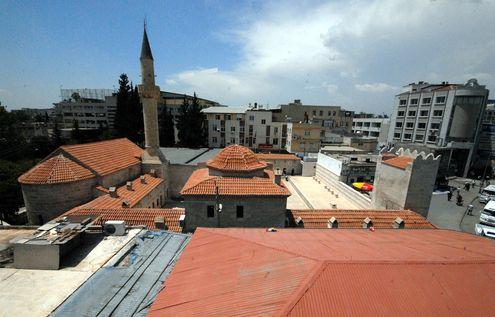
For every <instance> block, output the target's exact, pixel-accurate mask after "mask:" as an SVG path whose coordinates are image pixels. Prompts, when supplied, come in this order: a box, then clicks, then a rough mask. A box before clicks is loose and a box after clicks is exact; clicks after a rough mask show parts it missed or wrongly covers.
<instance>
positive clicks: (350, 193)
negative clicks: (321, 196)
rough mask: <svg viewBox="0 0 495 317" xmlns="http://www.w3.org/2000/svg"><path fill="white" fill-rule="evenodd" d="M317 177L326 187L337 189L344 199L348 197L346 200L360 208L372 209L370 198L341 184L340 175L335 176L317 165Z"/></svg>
mask: <svg viewBox="0 0 495 317" xmlns="http://www.w3.org/2000/svg"><path fill="white" fill-rule="evenodd" d="M316 177H317V178H318V179H319V180H321V181H323V183H324V184H325V185H327V186H330V187H332V188H336V189H337V190H338V191H339V192H340V193H341V194H342V195H344V197H346V199H348V200H350V201H352V202H353V203H354V204H356V205H358V206H359V207H360V208H362V209H370V208H371V199H370V198H369V197H368V196H366V195H364V194H361V193H360V192H358V191H356V190H355V189H353V188H352V187H350V186H348V185H346V184H345V183H343V182H341V181H340V180H339V176H338V175H335V174H333V173H332V172H330V171H329V170H327V169H326V168H325V167H323V166H322V165H320V164H316ZM337 208H338V206H337Z"/></svg>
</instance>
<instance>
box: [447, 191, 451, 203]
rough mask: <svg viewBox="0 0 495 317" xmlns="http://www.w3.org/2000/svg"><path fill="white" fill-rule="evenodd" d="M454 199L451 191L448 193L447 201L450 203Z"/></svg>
mask: <svg viewBox="0 0 495 317" xmlns="http://www.w3.org/2000/svg"><path fill="white" fill-rule="evenodd" d="M451 199H452V191H451V190H449V192H448V193H447V200H448V201H450V200H451Z"/></svg>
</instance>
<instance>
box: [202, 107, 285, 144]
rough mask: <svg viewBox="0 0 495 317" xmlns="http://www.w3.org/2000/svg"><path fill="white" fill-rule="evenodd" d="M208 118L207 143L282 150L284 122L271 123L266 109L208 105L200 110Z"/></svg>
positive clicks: (270, 115)
mask: <svg viewBox="0 0 495 317" xmlns="http://www.w3.org/2000/svg"><path fill="white" fill-rule="evenodd" d="M202 111H203V113H205V114H206V119H207V120H208V146H210V147H225V146H227V145H230V144H239V145H245V146H247V147H250V148H252V149H270V150H272V149H273V150H280V149H285V145H286V143H287V123H285V122H273V120H272V112H271V111H270V110H266V109H247V108H234V107H210V108H206V109H203V110H202Z"/></svg>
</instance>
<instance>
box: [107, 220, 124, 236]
mask: <svg viewBox="0 0 495 317" xmlns="http://www.w3.org/2000/svg"><path fill="white" fill-rule="evenodd" d="M103 231H105V234H107V235H109V236H123V235H125V221H123V220H109V221H106V222H105V224H104V225H103Z"/></svg>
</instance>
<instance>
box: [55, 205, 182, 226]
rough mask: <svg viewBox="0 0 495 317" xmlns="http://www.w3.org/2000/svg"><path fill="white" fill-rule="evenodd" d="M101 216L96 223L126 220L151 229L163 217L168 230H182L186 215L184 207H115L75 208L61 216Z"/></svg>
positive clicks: (128, 222) (132, 224)
mask: <svg viewBox="0 0 495 317" xmlns="http://www.w3.org/2000/svg"><path fill="white" fill-rule="evenodd" d="M86 215H88V216H89V215H94V216H100V218H99V219H98V220H97V221H96V222H95V224H96V225H101V224H103V223H104V222H105V221H108V220H124V221H125V222H126V223H127V224H129V225H131V226H146V227H148V228H150V229H157V228H156V226H155V218H156V217H163V218H164V219H165V224H166V225H167V228H168V229H167V230H170V231H174V232H182V227H181V226H180V222H179V218H180V216H182V215H184V209H183V208H169V209H164V208H154V209H152V208H115V209H74V210H71V211H69V212H66V213H65V214H63V215H62V216H60V217H59V218H63V217H65V216H86Z"/></svg>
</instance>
